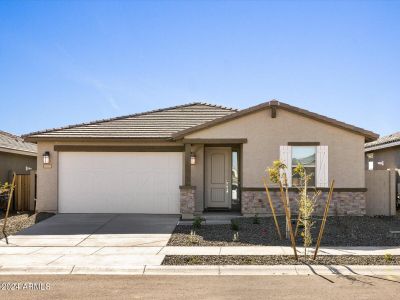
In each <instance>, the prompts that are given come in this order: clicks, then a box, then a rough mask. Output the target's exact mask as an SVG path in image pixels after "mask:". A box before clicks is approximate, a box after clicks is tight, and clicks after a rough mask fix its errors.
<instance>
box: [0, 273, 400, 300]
mask: <svg viewBox="0 0 400 300" xmlns="http://www.w3.org/2000/svg"><path fill="white" fill-rule="evenodd" d="M0 282H1V283H2V288H3V287H4V286H5V285H6V284H7V283H14V287H17V285H16V283H19V287H20V289H19V290H4V289H2V290H1V291H0V299H27V298H29V299H49V298H51V299H110V298H112V297H113V298H115V299H188V298H192V299H308V300H309V299H324V300H328V299H385V300H389V299H399V293H400V277H395V276H326V277H322V276H102V275H40V276H38V275H24V276H15V275H12V276H11V275H10V276H0ZM29 283H35V284H36V288H40V287H41V290H32V289H29V288H28V287H29V285H28V284H29ZM40 284H42V285H40ZM11 287H12V284H11V285H8V288H11ZM23 287H25V288H27V289H22V288H23ZM31 287H32V285H31ZM5 289H7V286H5Z"/></svg>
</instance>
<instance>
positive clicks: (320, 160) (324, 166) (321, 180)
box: [315, 146, 329, 187]
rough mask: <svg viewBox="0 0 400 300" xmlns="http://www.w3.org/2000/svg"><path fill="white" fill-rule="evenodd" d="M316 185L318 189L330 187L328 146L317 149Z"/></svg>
mask: <svg viewBox="0 0 400 300" xmlns="http://www.w3.org/2000/svg"><path fill="white" fill-rule="evenodd" d="M316 163H317V165H316V167H315V173H316V174H315V184H316V186H317V187H329V182H328V146H318V147H317V160H316Z"/></svg>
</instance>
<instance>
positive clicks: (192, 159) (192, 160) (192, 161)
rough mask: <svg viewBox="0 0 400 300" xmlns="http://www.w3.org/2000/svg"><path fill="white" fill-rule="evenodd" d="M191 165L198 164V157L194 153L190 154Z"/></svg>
mask: <svg viewBox="0 0 400 300" xmlns="http://www.w3.org/2000/svg"><path fill="white" fill-rule="evenodd" d="M190 164H191V165H195V164H196V155H195V154H194V153H193V152H192V153H190Z"/></svg>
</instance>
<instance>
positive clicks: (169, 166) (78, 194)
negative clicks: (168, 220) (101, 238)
mask: <svg viewBox="0 0 400 300" xmlns="http://www.w3.org/2000/svg"><path fill="white" fill-rule="evenodd" d="M58 167H59V171H58V172H59V173H58V187H59V190H58V210H59V212H61V213H154V214H178V213H179V201H180V200H179V186H180V185H181V184H182V153H181V152H60V153H59V166H58Z"/></svg>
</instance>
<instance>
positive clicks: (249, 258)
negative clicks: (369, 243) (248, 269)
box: [162, 255, 400, 265]
mask: <svg viewBox="0 0 400 300" xmlns="http://www.w3.org/2000/svg"><path fill="white" fill-rule="evenodd" d="M162 264H163V265H304V264H309V265H400V256H378V255H368V256H367V255H329V256H328V255H326V256H325V255H324V256H318V257H317V259H316V260H312V259H304V257H299V261H297V260H295V259H294V256H291V255H264V256H256V255H254V256H253V255H245V256H243V255H167V256H166V257H165V258H164V261H163V263H162Z"/></svg>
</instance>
